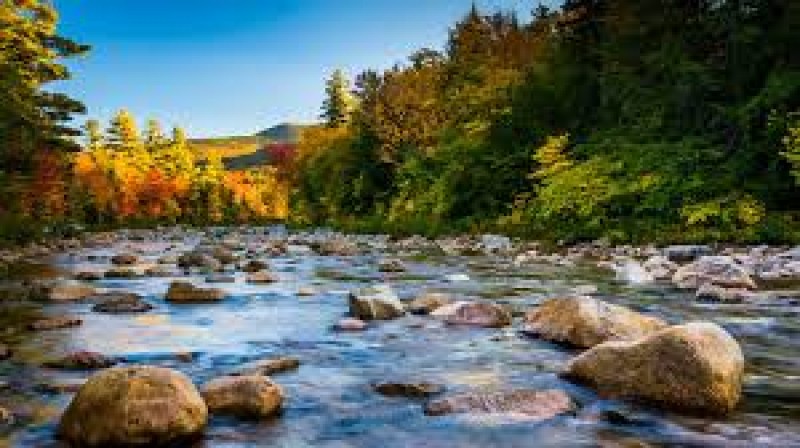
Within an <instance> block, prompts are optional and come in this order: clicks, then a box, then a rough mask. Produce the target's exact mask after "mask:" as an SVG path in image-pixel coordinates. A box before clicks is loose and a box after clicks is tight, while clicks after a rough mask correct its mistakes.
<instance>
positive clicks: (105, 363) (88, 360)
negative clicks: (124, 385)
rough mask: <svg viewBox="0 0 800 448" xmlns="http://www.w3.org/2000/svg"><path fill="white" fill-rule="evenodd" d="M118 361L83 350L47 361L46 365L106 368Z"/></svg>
mask: <svg viewBox="0 0 800 448" xmlns="http://www.w3.org/2000/svg"><path fill="white" fill-rule="evenodd" d="M116 363H117V360H116V359H113V358H109V357H107V356H105V355H103V354H102V353H96V352H87V351H81V352H75V353H70V354H69V355H67V356H65V357H63V358H61V359H55V360H51V361H47V362H45V363H44V366H45V367H49V368H51V369H64V370H92V369H105V368H108V367H111V366H113V365H114V364H116Z"/></svg>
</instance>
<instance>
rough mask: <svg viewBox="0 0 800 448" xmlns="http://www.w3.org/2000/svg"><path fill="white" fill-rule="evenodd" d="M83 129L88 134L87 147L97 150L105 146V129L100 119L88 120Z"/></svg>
mask: <svg viewBox="0 0 800 448" xmlns="http://www.w3.org/2000/svg"><path fill="white" fill-rule="evenodd" d="M83 129H84V133H85V135H86V147H87V148H88V149H90V150H96V149H99V148H100V147H102V146H103V130H102V128H101V126H100V122H99V121H98V120H95V119H91V120H87V121H86V124H84V126H83Z"/></svg>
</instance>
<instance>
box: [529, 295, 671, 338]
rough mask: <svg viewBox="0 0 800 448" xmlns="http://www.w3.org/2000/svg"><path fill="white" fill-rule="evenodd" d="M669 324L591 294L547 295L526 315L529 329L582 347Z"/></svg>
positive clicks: (632, 336)
mask: <svg viewBox="0 0 800 448" xmlns="http://www.w3.org/2000/svg"><path fill="white" fill-rule="evenodd" d="M666 326H667V324H666V323H665V322H664V321H662V320H660V319H657V318H655V317H650V316H645V315H644V314H640V313H637V312H635V311H631V310H629V309H628V308H625V307H622V306H619V305H612V304H609V303H605V302H603V301H600V300H597V299H593V298H591V297H565V298H553V299H548V300H545V301H544V302H542V304H541V305H539V306H538V307H536V308H534V309H533V310H532V311H529V312H528V314H527V315H526V316H525V332H526V333H529V334H533V335H536V336H538V337H541V338H543V339H547V340H549V341H553V342H559V343H563V344H569V345H572V346H575V347H582V348H588V347H593V346H595V345H597V344H600V343H603V342H606V341H626V340H635V339H639V338H642V337H644V336H647V335H649V334H652V333H654V332H656V331H658V330H661V329H663V328H666Z"/></svg>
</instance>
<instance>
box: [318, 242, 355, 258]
mask: <svg viewBox="0 0 800 448" xmlns="http://www.w3.org/2000/svg"><path fill="white" fill-rule="evenodd" d="M316 251H317V253H318V254H320V255H339V256H353V255H357V254H358V246H356V244H355V243H353V242H352V241H349V240H347V239H345V238H341V237H338V238H331V239H328V240H325V241H323V242H321V243H319V244H317V245H316Z"/></svg>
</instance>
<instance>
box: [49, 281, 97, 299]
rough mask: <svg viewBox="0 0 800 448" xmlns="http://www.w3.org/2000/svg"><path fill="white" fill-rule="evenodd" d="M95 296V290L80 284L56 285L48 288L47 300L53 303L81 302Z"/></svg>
mask: <svg viewBox="0 0 800 448" xmlns="http://www.w3.org/2000/svg"><path fill="white" fill-rule="evenodd" d="M95 294H97V290H96V289H95V288H94V287H92V286H89V285H84V284H82V283H66V282H65V283H58V284H55V285H53V286H52V287H50V288H49V290H48V292H47V298H48V299H49V300H51V301H53V302H72V301H77V300H83V299H85V298H87V297H90V296H93V295H95Z"/></svg>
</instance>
